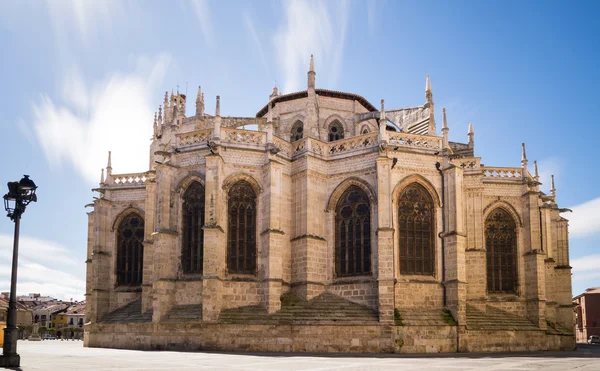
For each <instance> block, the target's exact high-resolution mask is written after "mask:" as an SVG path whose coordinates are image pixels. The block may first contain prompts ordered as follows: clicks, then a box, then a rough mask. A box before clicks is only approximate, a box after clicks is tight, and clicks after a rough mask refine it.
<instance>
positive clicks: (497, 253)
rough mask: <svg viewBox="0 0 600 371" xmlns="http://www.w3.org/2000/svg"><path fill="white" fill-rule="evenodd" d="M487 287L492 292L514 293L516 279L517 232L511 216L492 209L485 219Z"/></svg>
mask: <svg viewBox="0 0 600 371" xmlns="http://www.w3.org/2000/svg"><path fill="white" fill-rule="evenodd" d="M485 245H486V250H487V252H486V256H487V289H488V292H492V293H494V292H495V293H514V292H515V288H516V281H517V255H516V252H517V232H516V224H515V221H514V219H513V218H512V216H511V215H510V214H509V213H508V212H507V211H506V210H504V209H502V208H497V209H495V210H493V211H492V212H491V213H490V214H489V215H488V217H487V218H486V220H485Z"/></svg>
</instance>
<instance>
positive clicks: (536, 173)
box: [533, 160, 540, 182]
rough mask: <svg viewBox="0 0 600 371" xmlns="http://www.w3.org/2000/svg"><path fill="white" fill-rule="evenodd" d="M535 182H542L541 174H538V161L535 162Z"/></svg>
mask: <svg viewBox="0 0 600 371" xmlns="http://www.w3.org/2000/svg"><path fill="white" fill-rule="evenodd" d="M533 180H535V181H536V182H539V181H540V174H539V173H538V166H537V160H533Z"/></svg>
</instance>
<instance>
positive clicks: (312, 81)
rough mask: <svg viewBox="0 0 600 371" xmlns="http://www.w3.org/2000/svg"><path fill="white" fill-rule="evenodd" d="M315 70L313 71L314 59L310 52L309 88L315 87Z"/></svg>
mask: <svg viewBox="0 0 600 371" xmlns="http://www.w3.org/2000/svg"><path fill="white" fill-rule="evenodd" d="M316 74H317V73H316V72H315V61H314V59H313V56H312V54H311V55H310V68H309V70H308V88H309V89H314V88H315V76H316Z"/></svg>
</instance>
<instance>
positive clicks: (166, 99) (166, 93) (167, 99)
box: [164, 90, 169, 109]
mask: <svg viewBox="0 0 600 371" xmlns="http://www.w3.org/2000/svg"><path fill="white" fill-rule="evenodd" d="M164 106H165V109H166V108H167V107H169V92H168V91H166V90H165V101H164Z"/></svg>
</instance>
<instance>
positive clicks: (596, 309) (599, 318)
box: [573, 287, 600, 343]
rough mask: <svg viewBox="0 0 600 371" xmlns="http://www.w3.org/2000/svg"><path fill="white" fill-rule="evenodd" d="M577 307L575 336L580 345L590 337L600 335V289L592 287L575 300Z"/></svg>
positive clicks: (574, 303)
mask: <svg viewBox="0 0 600 371" xmlns="http://www.w3.org/2000/svg"><path fill="white" fill-rule="evenodd" d="M573 305H574V306H575V335H576V340H577V342H578V343H585V342H587V341H588V339H589V337H590V335H600V287H592V288H589V289H587V290H585V292H584V293H583V294H581V295H577V296H576V297H574V298H573Z"/></svg>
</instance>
